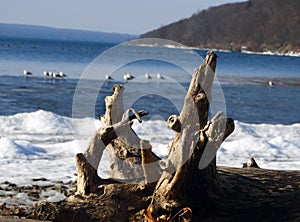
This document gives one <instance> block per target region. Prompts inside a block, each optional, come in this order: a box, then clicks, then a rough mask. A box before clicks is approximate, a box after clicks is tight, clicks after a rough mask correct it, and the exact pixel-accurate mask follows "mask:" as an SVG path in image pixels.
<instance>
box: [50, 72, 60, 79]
mask: <svg viewBox="0 0 300 222" xmlns="http://www.w3.org/2000/svg"><path fill="white" fill-rule="evenodd" d="M51 73H52V75H51V77H52V78H57V77H58V78H62V77H61V76H60V74H59V73H58V72H51Z"/></svg>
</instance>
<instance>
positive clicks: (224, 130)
mask: <svg viewBox="0 0 300 222" xmlns="http://www.w3.org/2000/svg"><path fill="white" fill-rule="evenodd" d="M216 62H217V56H216V55H215V54H214V53H212V52H209V53H208V54H207V57H206V58H205V60H204V62H203V63H202V65H201V66H200V67H199V68H198V69H196V70H195V72H194V74H193V77H192V80H191V83H190V86H189V89H188V92H187V95H186V98H185V101H184V106H183V108H182V111H181V113H180V116H171V117H170V118H169V119H168V126H169V127H170V128H171V129H173V130H174V131H175V132H176V134H175V138H174V140H173V142H172V143H171V145H170V147H169V157H168V159H167V162H168V165H169V167H168V168H169V169H168V170H165V171H164V172H163V173H162V176H161V178H160V180H159V181H158V183H157V186H156V188H155V191H154V194H153V198H152V202H151V204H150V205H149V207H148V210H147V213H146V214H147V216H148V217H149V218H154V219H155V220H156V219H158V218H160V217H163V218H165V217H167V216H168V215H170V213H172V212H173V211H176V210H177V211H178V210H179V209H180V208H183V207H185V206H193V205H196V204H197V205H198V204H201V202H202V201H205V200H206V201H207V200H208V199H212V198H214V197H215V195H216V194H215V193H216V192H217V189H218V178H217V176H218V175H217V170H216V159H215V155H216V152H217V150H218V148H219V147H220V145H221V143H222V141H223V140H224V139H226V137H227V136H229V135H230V134H231V133H232V132H233V130H234V121H233V120H232V119H220V116H221V115H222V113H217V114H216V115H215V117H214V118H213V119H212V120H211V121H208V113H209V104H210V101H211V88H212V84H213V79H214V72H215V68H216Z"/></svg>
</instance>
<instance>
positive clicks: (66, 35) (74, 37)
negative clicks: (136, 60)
mask: <svg viewBox="0 0 300 222" xmlns="http://www.w3.org/2000/svg"><path fill="white" fill-rule="evenodd" d="M0 37H13V38H36V39H49V40H51V39H52V40H71V41H96V42H109V43H120V42H124V41H128V40H130V39H133V38H136V37H137V36H135V35H129V34H120V33H107V32H95V31H85V30H74V29H60V28H51V27H46V26H35V25H20V24H3V23H2V24H1V23H0Z"/></svg>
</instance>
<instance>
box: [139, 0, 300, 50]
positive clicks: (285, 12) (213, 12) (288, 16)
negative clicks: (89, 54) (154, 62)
mask: <svg viewBox="0 0 300 222" xmlns="http://www.w3.org/2000/svg"><path fill="white" fill-rule="evenodd" d="M195 10H197V9H195ZM142 37H155V38H164V39H170V40H174V41H176V42H180V43H182V44H184V45H187V46H195V47H201V48H217V49H229V50H238V51H239V50H241V49H245V50H250V51H272V52H281V53H287V52H291V51H293V52H298V53H299V52H300V0H284V1H283V0H249V1H245V2H241V3H233V4H225V5H221V6H218V7H212V8H209V9H207V10H204V11H201V12H199V13H195V14H194V15H192V16H191V17H190V18H188V19H183V20H180V21H178V22H175V23H172V24H170V25H167V26H163V27H161V28H159V29H157V30H154V31H151V32H148V33H146V34H144V35H142Z"/></svg>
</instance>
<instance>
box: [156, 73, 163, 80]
mask: <svg viewBox="0 0 300 222" xmlns="http://www.w3.org/2000/svg"><path fill="white" fill-rule="evenodd" d="M156 77H157V78H158V79H165V78H164V77H163V76H162V75H161V74H160V73H157V74H156Z"/></svg>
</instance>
